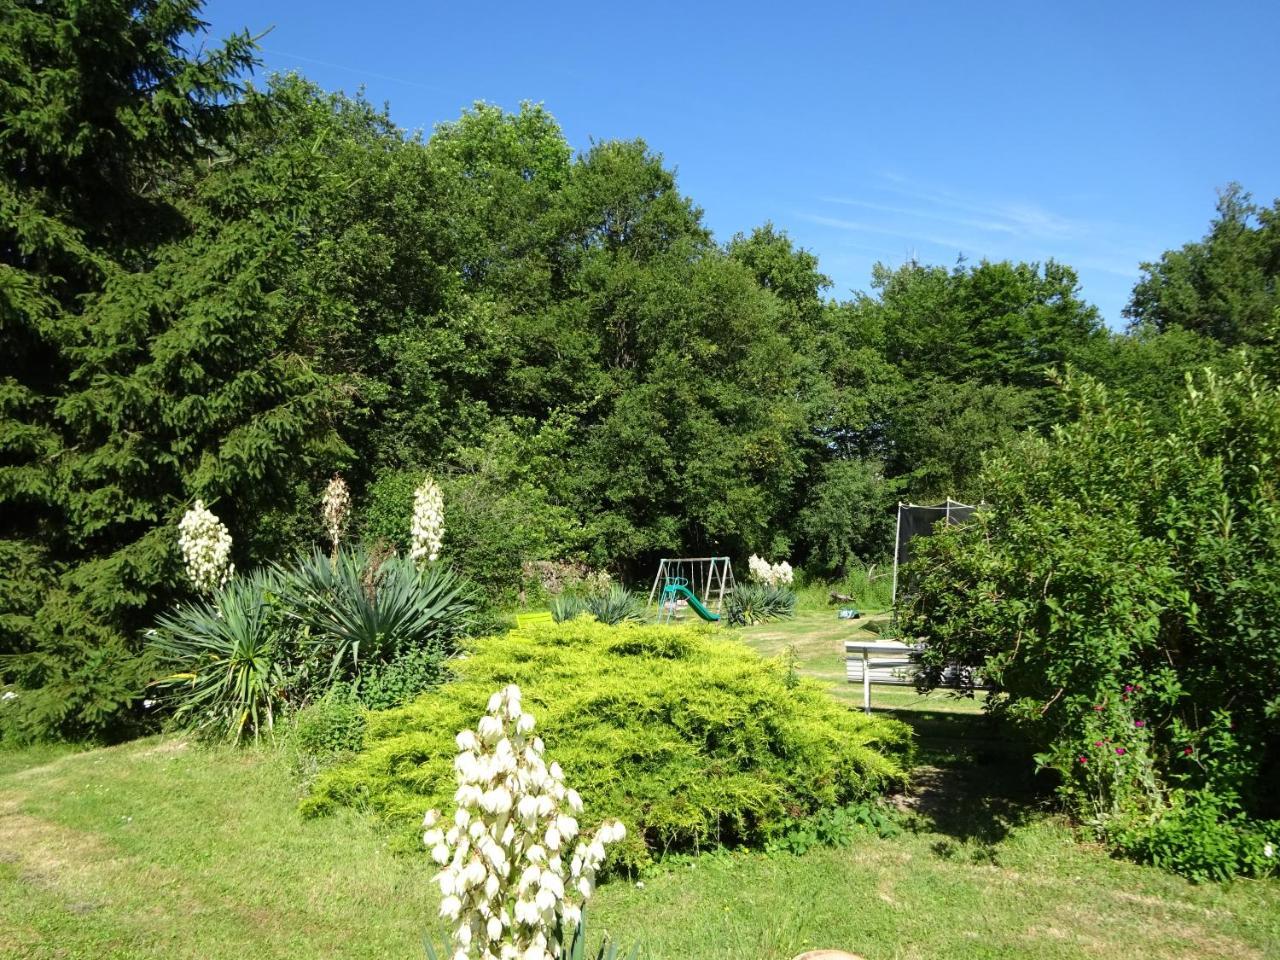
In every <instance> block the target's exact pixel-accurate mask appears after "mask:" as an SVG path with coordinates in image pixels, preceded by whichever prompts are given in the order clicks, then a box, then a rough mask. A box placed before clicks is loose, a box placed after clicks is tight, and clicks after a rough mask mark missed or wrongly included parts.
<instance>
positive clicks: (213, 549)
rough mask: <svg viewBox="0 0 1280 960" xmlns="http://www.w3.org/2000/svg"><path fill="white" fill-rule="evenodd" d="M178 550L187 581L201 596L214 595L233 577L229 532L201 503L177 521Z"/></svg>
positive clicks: (196, 503)
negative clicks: (202, 594)
mask: <svg viewBox="0 0 1280 960" xmlns="http://www.w3.org/2000/svg"><path fill="white" fill-rule="evenodd" d="M178 548H179V549H180V550H181V551H182V561H183V563H184V564H185V565H186V569H187V577H188V579H190V581H191V583H192V584H193V585H194V586H195V588H196V589H197V590H199V591H200V592H201V593H213V592H214V591H215V590H217V589H218V588H219V587H221V586H223V585H224V584H225V583H226V582H227V581H228V580H230V579H231V577H232V576H234V575H235V572H236V568H235V564H233V563H232V562H231V533H230V531H228V530H227V527H226V525H225V524H224V523H223V522H222V521H221V520H219V519H218V518H217V516H215V515H214V513H213V512H212V511H211V510H209V509H208V508H207V507H206V506H205V505H204V501H203V500H197V501H196V502H195V506H193V507H192V508H191V509H190V510H188V511H187V512H186V513H185V514H183V517H182V519H181V520H180V521H178Z"/></svg>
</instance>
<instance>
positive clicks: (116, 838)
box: [0, 615, 1280, 960]
mask: <svg viewBox="0 0 1280 960" xmlns="http://www.w3.org/2000/svg"><path fill="white" fill-rule="evenodd" d="M848 631H849V627H848V626H844V627H840V626H839V625H836V629H835V630H834V631H833V630H832V629H831V621H830V620H829V618H828V617H827V616H826V615H821V616H819V615H812V616H807V617H806V618H805V620H804V621H802V622H800V623H797V624H792V625H787V626H786V627H785V628H784V629H781V630H779V629H768V628H757V629H756V630H754V631H751V632H749V633H748V634H747V638H748V640H749V642H751V643H753V644H754V645H759V646H760V647H761V648H762V649H766V650H769V649H776V648H777V647H778V645H779V644H785V643H788V642H791V643H795V644H796V646H797V657H798V658H799V660H800V665H801V669H803V670H805V671H806V672H809V671H810V670H811V671H812V672H814V673H815V674H819V675H820V674H821V673H822V672H823V671H826V672H827V673H830V674H834V676H835V680H834V681H833V682H836V683H838V675H839V662H838V660H839V658H838V654H836V653H833V652H832V650H831V646H832V644H835V645H836V647H837V650H838V643H839V640H840V639H842V637H843V635H844V634H845V633H847V632H848ZM824 633H826V634H828V636H827V637H826V639H814V638H815V637H818V636H820V635H821V634H824ZM802 648H803V649H802ZM833 661H834V662H833ZM874 695H875V697H876V702H877V703H886V704H893V705H895V706H899V707H903V708H906V709H903V711H902V713H901V714H900V715H902V716H904V717H907V716H911V717H915V718H917V720H918V722H919V724H920V727H921V730H922V732H923V733H924V734H925V735H926V736H928V737H929V742H928V743H927V744H926V746H929V747H931V748H932V749H931V753H932V755H933V758H934V759H933V764H934V766H933V768H932V769H931V771H926V774H925V776H924V777H923V783H922V788H921V791H920V794H919V796H917V797H916V798H914V800H913V803H914V806H915V808H916V810H917V811H918V814H919V822H920V829H919V831H918V832H915V833H910V834H907V835H905V836H903V837H900V838H897V839H893V840H878V839H872V838H867V839H865V840H861V841H859V842H858V843H857V844H856V845H855V846H853V847H851V848H849V849H846V850H817V851H812V852H810V853H808V854H806V855H805V856H803V857H790V856H779V857H765V856H761V855H754V854H752V855H735V856H714V857H702V858H699V859H697V860H695V861H693V862H691V863H689V864H686V865H681V866H676V867H673V868H671V869H669V870H667V871H665V872H663V873H660V874H658V875H656V876H651V877H648V878H646V879H645V881H644V886H643V888H639V887H637V886H635V885H633V884H630V883H625V882H616V883H613V884H608V885H606V886H605V887H604V888H603V889H602V891H601V892H600V894H599V897H598V900H597V902H596V905H595V907H594V908H593V910H594V919H593V921H592V922H593V926H596V927H597V929H599V928H600V927H605V928H608V929H610V930H615V931H617V932H618V933H619V935H620V937H621V938H622V939H626V940H630V939H642V940H643V941H644V942H645V943H646V944H647V945H648V946H649V948H650V955H651V956H652V957H654V958H681V960H697V958H711V957H723V958H730V957H734V958H736V957H752V958H789V957H791V956H793V955H794V954H796V953H799V952H800V951H801V950H802V949H805V948H809V947H813V946H818V945H828V946H829V945H838V946H842V947H845V948H848V949H854V950H856V951H858V952H860V953H862V954H864V955H865V956H866V957H868V960H884V958H915V957H919V958H922V960H923V958H929V960H933V958H948V957H956V958H960V957H964V958H974V957H1010V958H1014V957H1018V958H1023V957H1029V958H1062V957H1093V956H1106V957H1111V958H1134V960H1159V958H1191V957H1224V958H1225V957H1232V958H1251V957H1256V958H1263V957H1274V956H1280V883H1277V882H1238V883H1235V884H1231V885H1224V886H1203V887H1195V886H1192V885H1190V884H1187V883H1185V882H1183V881H1181V880H1179V879H1177V878H1176V877H1172V876H1169V875H1167V874H1163V873H1161V872H1159V871H1156V870H1152V869H1148V868H1143V867H1137V866H1133V865H1131V864H1124V863H1119V862H1116V861H1112V860H1109V859H1108V858H1107V857H1106V856H1105V855H1103V854H1102V853H1101V852H1100V851H1098V850H1097V849H1095V848H1092V847H1090V846H1087V845H1081V844H1079V843H1077V842H1076V841H1075V840H1074V838H1073V837H1072V835H1071V833H1070V831H1069V830H1068V829H1067V828H1066V827H1064V826H1063V825H1062V824H1060V823H1059V822H1057V821H1056V820H1055V819H1054V818H1052V817H1051V816H1048V815H1046V814H1044V813H1043V812H1040V810H1039V805H1038V802H1037V800H1036V797H1035V795H1034V794H1029V793H1028V792H1027V791H1026V790H1025V782H1024V781H1025V778H1024V777H1023V776H1022V772H1023V770H1024V766H1023V765H1022V764H1021V763H1020V762H1018V763H1016V764H1015V763H1014V761H1013V758H1012V757H1011V755H1010V753H1009V751H1008V750H1007V748H1003V747H1002V746H1001V744H1000V741H999V740H998V739H996V738H995V737H994V735H993V734H992V732H991V731H990V730H988V729H987V728H986V727H985V725H984V724H985V721H984V719H983V718H981V717H979V716H977V715H976V714H974V713H973V709H972V705H971V704H958V703H957V702H956V701H949V700H946V699H937V700H935V699H932V698H931V699H930V700H928V701H925V702H923V703H920V702H914V703H913V702H912V701H914V700H915V695H914V694H912V693H911V692H909V691H895V690H884V689H883V688H878V689H876V690H875V692H874ZM957 707H961V708H967V710H966V709H959V710H957V709H956V708H957ZM549 750H550V751H551V752H552V753H553V754H554V750H555V745H554V744H551V745H549ZM997 787H998V788H999V789H994V788H997ZM297 796H298V788H297V785H296V782H295V781H294V780H293V778H292V776H291V774H290V772H289V768H288V764H287V762H286V759H285V758H284V757H283V756H282V755H280V754H277V753H271V752H266V751H239V752H233V751H226V750H210V749H205V748H200V747H195V746H189V745H187V744H185V743H183V742H182V741H179V740H175V739H172V738H155V739H151V740H146V741H140V742H138V743H133V744H128V745H125V746H122V747H115V748H111V749H105V750H94V751H89V752H84V753H65V752H60V751H41V752H38V753H35V752H33V753H27V754H8V755H5V754H0V957H33V958H46V957H47V958H89V957H93V958H129V960H134V958H137V960H141V958H162V957H163V958H175V957H191V958H196V957H200V958H205V960H222V958H235V960H242V958H244V957H248V956H252V957H254V958H255V960H258V958H277V957H279V958H285V957H288V958H295V957H297V958H313V957H349V958H364V957H369V958H374V957H378V958H392V957H406V958H418V957H421V956H422V953H421V949H420V947H419V946H418V938H419V935H420V933H421V931H422V930H423V928H424V927H425V926H426V925H427V924H430V923H431V919H430V918H431V915H432V905H433V899H434V898H433V897H432V895H431V892H430V888H429V884H428V882H427V881H428V876H429V874H430V869H429V866H428V864H427V863H426V862H425V860H419V859H414V858H397V857H395V856H394V855H392V854H391V853H390V852H389V851H388V845H387V843H386V839H385V837H384V836H383V835H382V833H381V832H380V831H379V829H378V828H377V827H376V826H375V825H374V824H373V823H371V822H370V821H369V820H367V819H366V818H363V817H361V816H360V815H359V814H355V813H347V814H340V815H338V816H335V817H331V818H326V819H321V820H314V821H303V820H301V819H300V818H298V817H297V815H296V814H295V812H294V805H295V803H296V799H297ZM588 800H589V798H588Z"/></svg>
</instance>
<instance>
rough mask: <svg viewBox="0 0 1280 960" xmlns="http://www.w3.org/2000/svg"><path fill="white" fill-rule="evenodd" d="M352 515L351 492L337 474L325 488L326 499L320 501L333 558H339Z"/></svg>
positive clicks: (321, 513)
mask: <svg viewBox="0 0 1280 960" xmlns="http://www.w3.org/2000/svg"><path fill="white" fill-rule="evenodd" d="M350 514H351V491H350V490H348V489H347V481H345V480H343V479H342V475H341V474H337V473H335V474H334V475H333V479H332V480H330V481H329V484H328V486H326V487H325V488H324V497H323V498H322V499H321V501H320V515H321V516H322V517H323V518H324V526H325V530H326V531H327V532H328V534H329V542H330V543H331V544H333V552H332V556H333V557H334V558H335V559H336V558H337V556H338V544H339V543H341V541H342V533H343V531H344V530H345V529H346V526H347V518H348V517H349V516H350Z"/></svg>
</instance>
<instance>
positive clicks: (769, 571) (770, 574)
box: [747, 553, 795, 587]
mask: <svg viewBox="0 0 1280 960" xmlns="http://www.w3.org/2000/svg"><path fill="white" fill-rule="evenodd" d="M747 568H748V569H749V570H750V571H751V579H752V580H755V581H757V582H759V583H763V584H765V585H766V586H770V587H786V586H790V585H791V582H792V581H793V580H795V571H794V570H792V569H791V564H789V563H787V561H785V560H783V561H782V562H781V563H770V562H769V561H768V560H764V559H761V558H760V557H757V556H756V555H755V554H754V553H753V554H752V555H751V557H750V558H749V559H748V560H747Z"/></svg>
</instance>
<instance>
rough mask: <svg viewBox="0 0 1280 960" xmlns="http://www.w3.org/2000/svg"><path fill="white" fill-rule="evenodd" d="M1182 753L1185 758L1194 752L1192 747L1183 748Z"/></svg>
mask: <svg viewBox="0 0 1280 960" xmlns="http://www.w3.org/2000/svg"><path fill="white" fill-rule="evenodd" d="M1182 752H1183V753H1185V754H1186V755H1187V756H1191V754H1193V753H1195V750H1194V749H1193V748H1192V747H1183V748H1182Z"/></svg>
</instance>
